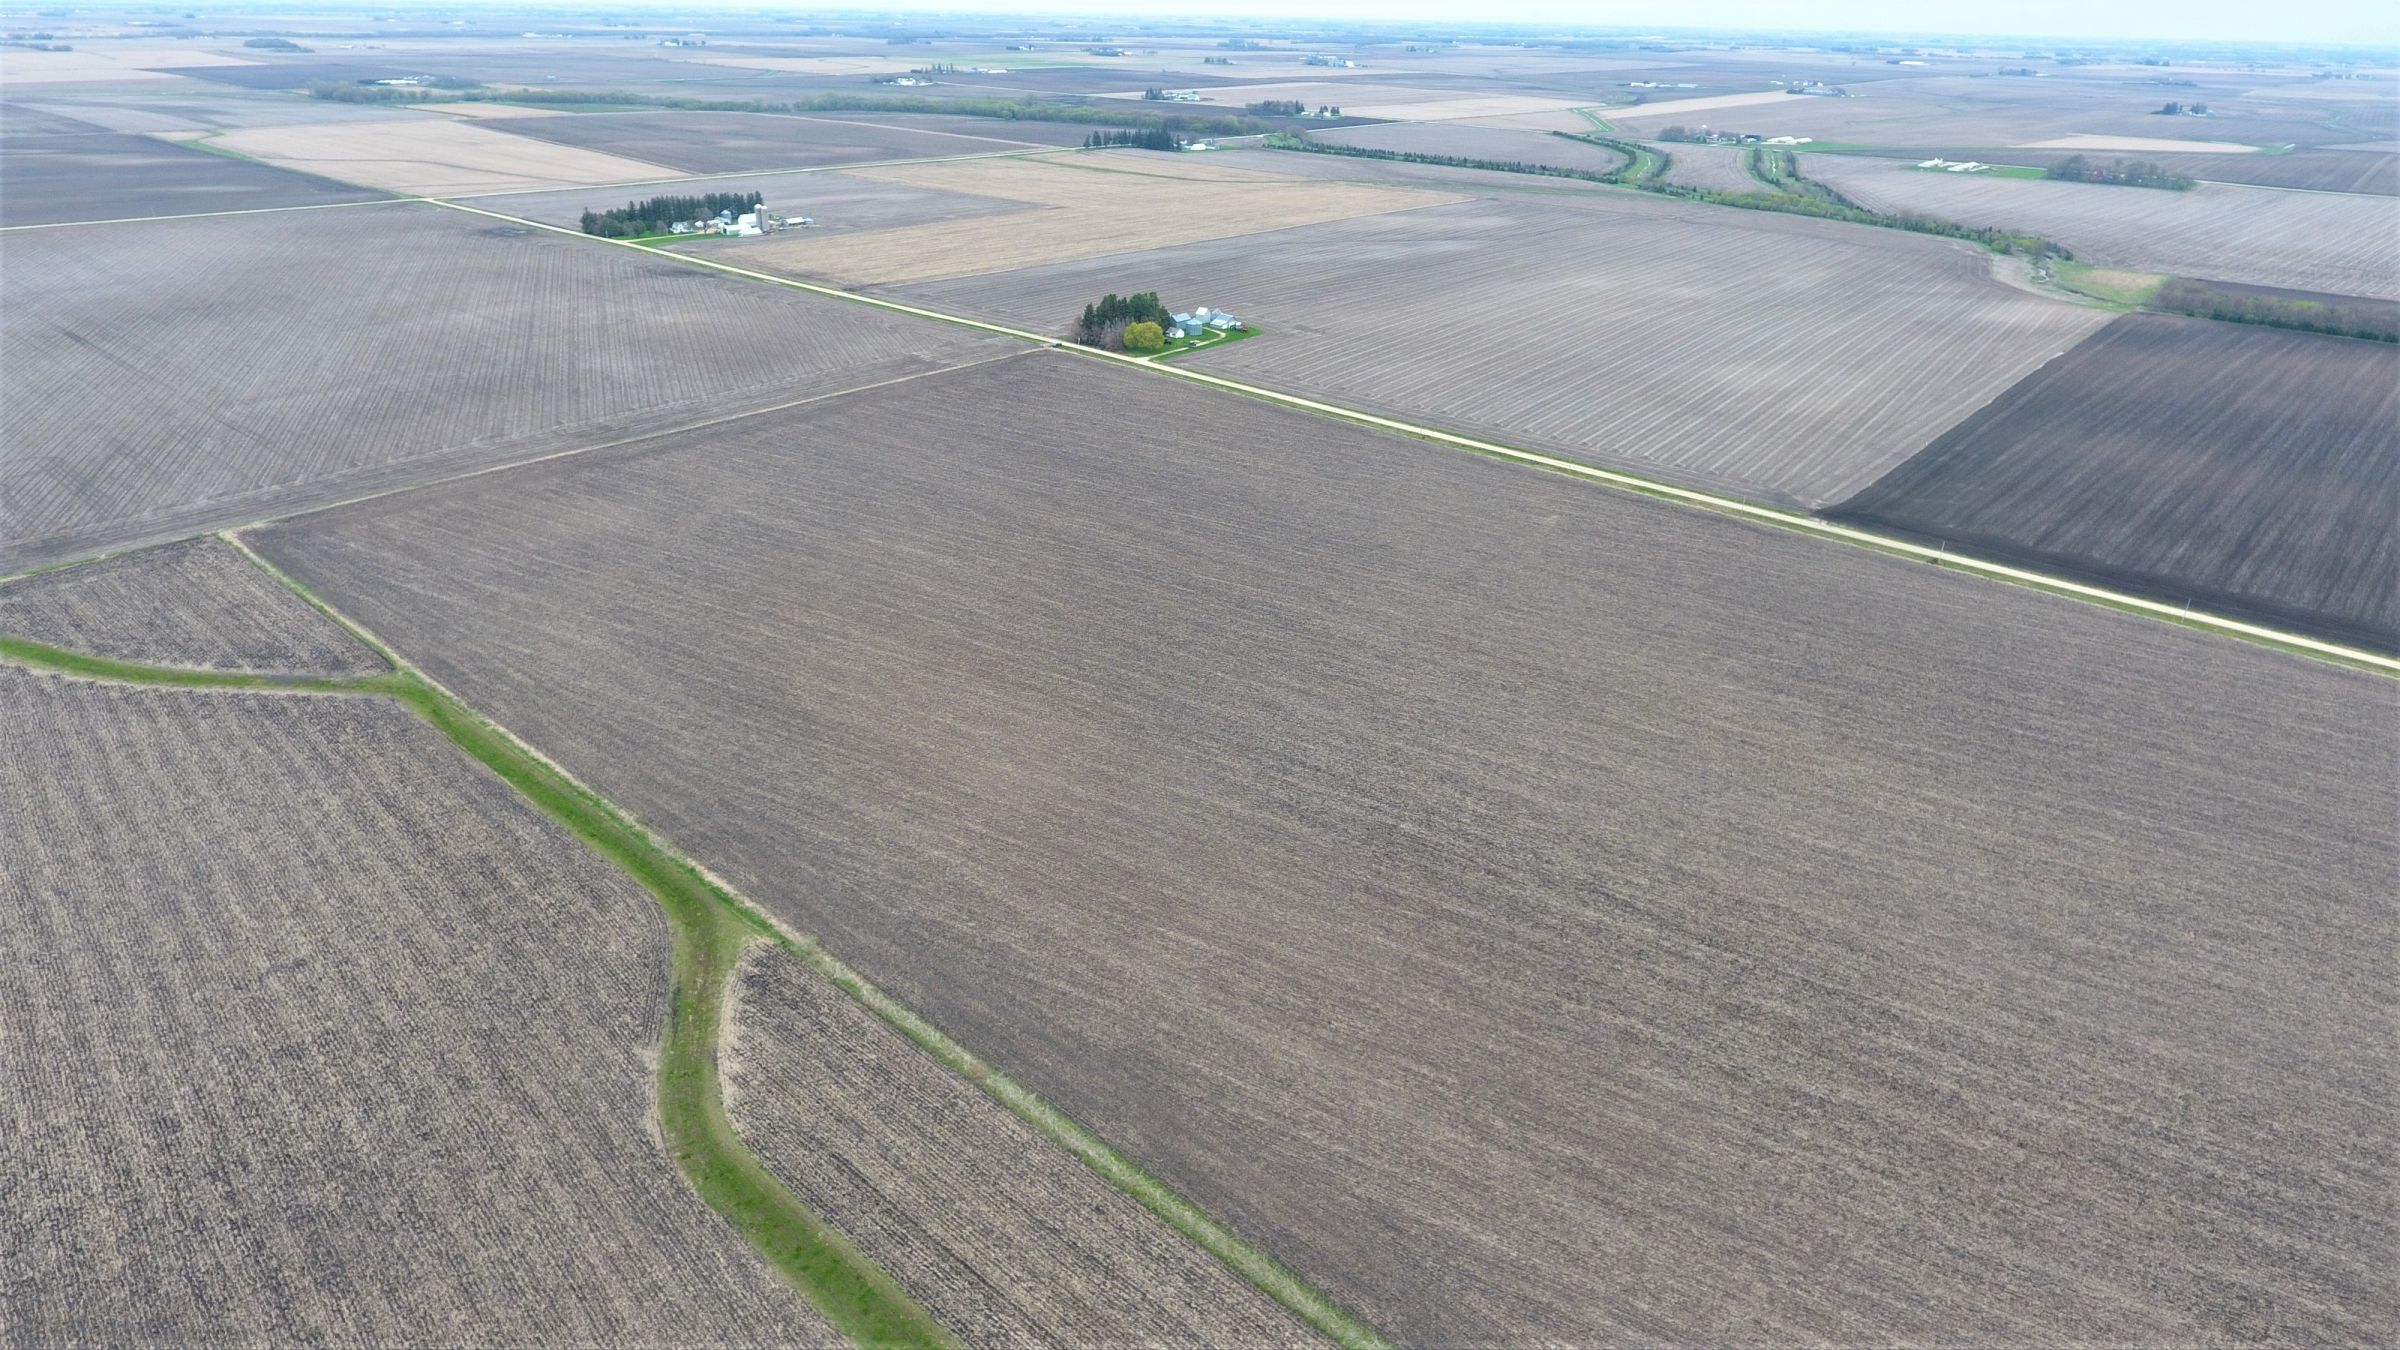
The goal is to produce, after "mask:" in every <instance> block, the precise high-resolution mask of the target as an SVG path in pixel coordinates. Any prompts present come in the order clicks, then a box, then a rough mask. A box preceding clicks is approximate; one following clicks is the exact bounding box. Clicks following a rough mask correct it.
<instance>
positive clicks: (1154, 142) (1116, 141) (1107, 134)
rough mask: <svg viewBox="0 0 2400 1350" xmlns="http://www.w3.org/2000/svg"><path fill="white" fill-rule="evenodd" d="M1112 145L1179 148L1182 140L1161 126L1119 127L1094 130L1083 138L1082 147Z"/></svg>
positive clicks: (1102, 148)
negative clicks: (1129, 128) (1133, 128)
mask: <svg viewBox="0 0 2400 1350" xmlns="http://www.w3.org/2000/svg"><path fill="white" fill-rule="evenodd" d="M1112 145H1130V146H1132V147H1133V148H1134V149H1136V150H1180V149H1182V148H1183V142H1181V141H1179V140H1177V139H1176V138H1175V133H1174V132H1172V131H1169V130H1167V129H1166V128H1165V127H1163V126H1156V127H1142V128H1139V129H1135V130H1128V129H1126V128H1123V127H1119V128H1116V129H1114V130H1111V131H1095V132H1093V133H1092V134H1091V135H1089V136H1086V137H1084V138H1083V148H1084V149H1086V150H1104V149H1107V148H1108V147H1109V146H1112Z"/></svg>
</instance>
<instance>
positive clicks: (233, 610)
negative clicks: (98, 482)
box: [0, 538, 389, 676]
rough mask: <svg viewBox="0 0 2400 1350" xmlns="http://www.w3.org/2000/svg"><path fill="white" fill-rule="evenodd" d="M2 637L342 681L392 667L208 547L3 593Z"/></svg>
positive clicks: (208, 543) (185, 547) (165, 552)
mask: <svg viewBox="0 0 2400 1350" xmlns="http://www.w3.org/2000/svg"><path fill="white" fill-rule="evenodd" d="M0 633H5V634H7V635H9V636H11V637H21V638H30V639H32V640H33V641H35V642H40V643H44V644H47V645H49V646H52V647H65V648H68V649H70V650H73V651H80V652H89V653H91V654H92V655H95V656H106V657H112V658H114V659H116V660H119V661H140V662H144V663H146V664H149V665H158V666H188V667H191V668H194V669H198V670H233V671H249V672H252V673H255V674H274V675H327V676H345V675H372V674H375V673H377V672H379V671H382V670H386V669H388V668H389V667H387V666H386V665H385V664H384V660H383V658H382V657H380V656H378V655H376V654H375V652H374V650H373V649H372V648H370V647H368V646H367V645H366V644H364V643H362V642H360V641H359V640H358V639H357V638H354V637H352V636H351V635H350V634H349V632H348V631H347V630H345V629H344V628H343V627H342V626H341V625H340V624H337V623H335V622H334V621H333V620H331V619H329V618H327V617H325V616H324V615H323V614H322V613H319V612H318V611H317V609H316V608H315V607H314V606H312V605H310V604H309V603H308V602H307V601H305V600H303V599H301V598H300V597H299V596H297V595H294V594H292V592H291V591H290V590H289V589H288V588H286V587H284V586H283V585H282V584H280V583H279V582H277V581H276V580H275V579H274V578H272V577H270V576H268V575H267V574H266V573H265V572H264V571H262V570H261V569H260V568H259V567H258V566H257V564H255V563H253V562H251V561H250V560H249V559H247V558H244V557H243V556H242V555H241V554H239V553H237V552H235V551H234V549H233V546H232V545H230V544H227V543H225V542H223V541H222V540H218V539H213V538H202V539H193V540H188V541H186V542H184V543H180V544H168V545H166V546H164V547H162V548H153V549H144V550H143V551H141V552H139V553H128V554H125V555H123V556H120V557H115V558H107V559H103V560H102V561H100V562H96V563H92V564H90V565H88V566H83V567H67V568H61V569H59V570H58V571H55V572H43V573H39V574H37V575H34V576H30V577H22V578H19V579H17V580H15V581H11V582H7V583H5V584H0Z"/></svg>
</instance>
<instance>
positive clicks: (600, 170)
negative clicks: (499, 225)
mask: <svg viewBox="0 0 2400 1350" xmlns="http://www.w3.org/2000/svg"><path fill="white" fill-rule="evenodd" d="M512 125H513V124H512V123H506V122H470V121H462V120H460V119H458V118H454V117H446V116H443V115H442V114H440V113H425V114H422V115H421V116H419V117H418V118H416V119H415V120H411V121H403V122H385V121H376V122H330V123H322V124H311V125H301V126H283V127H245V128H241V129H239V130H235V131H228V132H225V133H223V134H222V135H220V136H219V137H218V138H217V139H216V140H215V141H214V142H213V143H214V144H216V145H219V146H222V147H224V148H225V149H227V150H231V151H234V152H236V153H238V154H243V155H248V156H249V157H251V158H252V159H259V160H264V161H266V162H267V163H269V164H272V165H275V166H276V167H278V168H285V169H294V170H297V171H299V172H302V173H312V174H318V175H321V176H323V177H326V178H332V179H335V180H338V181H340V182H345V183H356V184H358V185H360V186H362V187H372V188H383V189H386V190H388V191H392V192H405V193H410V194H412V195H415V196H421V197H465V196H472V195H474V194H476V193H479V192H507V191H511V190H514V189H518V188H545V187H550V188H554V187H574V186H583V185H590V184H598V183H647V182H654V181H656V180H658V179H661V178H680V177H683V176H684V171H683V170H680V169H674V168H669V167H666V166H664V165H659V164H653V163H650V162H648V161H646V160H638V159H629V158H627V157H625V156H623V155H611V154H604V153H602V152H600V151H597V150H585V149H582V148H580V147H577V146H570V145H557V144H553V143H551V142H549V141H543V140H536V139H534V138H533V137H530V136H519V135H514V134H511V132H509V131H507V130H504V129H503V128H506V127H509V126H512Z"/></svg>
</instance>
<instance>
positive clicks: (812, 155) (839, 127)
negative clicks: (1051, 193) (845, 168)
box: [496, 111, 1034, 173]
mask: <svg viewBox="0 0 2400 1350" xmlns="http://www.w3.org/2000/svg"><path fill="white" fill-rule="evenodd" d="M496 126H497V129H498V130H501V131H506V132H508V133H510V134H512V135H517V136H526V137H531V138H533V139H535V140H540V141H548V142H552V143H555V144H558V145H564V146H573V147H576V148H578V149H582V150H589V151H597V152H601V153H605V154H609V155H621V156H624V157H627V158H630V159H638V160H644V161H647V162H649V163H653V164H665V165H670V166H672V167H673V168H676V169H680V170H683V171H684V172H686V173H738V172H741V171H744V170H748V169H799V168H810V167H814V166H817V165H825V164H863V163H868V162H870V161H874V160H887V159H926V158H931V157H934V156H937V155H978V154H991V153H994V152H996V151H1007V150H1025V149H1030V148H1032V147H1033V144H1034V143H1033V142H1030V141H1018V140H1010V139H1007V135H1008V124H1007V123H1006V122H1002V121H998V120H994V121H991V122H988V123H986V124H985V127H984V129H983V130H981V131H979V132H977V133H974V134H972V135H970V134H966V133H962V132H957V131H932V130H918V129H914V128H908V129H903V128H897V127H889V126H880V125H877V124H876V123H873V122H867V121H857V120H852V119H850V118H845V117H842V116H840V115H838V114H835V115H830V116H810V117H774V116H767V115H764V114H759V113H725V112H661V111H646V112H630V113H586V114H583V115H582V116H578V117H531V118H520V119H514V120H510V121H506V122H501V123H498V124H496Z"/></svg>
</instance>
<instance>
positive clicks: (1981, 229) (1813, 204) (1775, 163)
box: [1266, 131, 2075, 259]
mask: <svg viewBox="0 0 2400 1350" xmlns="http://www.w3.org/2000/svg"><path fill="white" fill-rule="evenodd" d="M1551 134H1552V135H1554V136H1562V137H1565V138H1566V139H1568V140H1571V141H1582V142H1584V143H1585V144H1587V145H1598V146H1603V147H1605V148H1607V149H1610V150H1614V151H1616V152H1617V153H1618V154H1620V155H1624V156H1625V157H1626V165H1625V167H1624V168H1622V169H1617V170H1615V171H1613V172H1607V171H1602V170H1598V169H1572V168H1564V167H1561V166H1559V165H1556V164H1533V163H1527V162H1525V161H1523V160H1503V159H1468V158H1465V157H1463V156H1458V155H1422V154H1416V153H1413V152H1410V151H1403V150H1372V149H1369V148H1367V147H1365V146H1361V145H1327V144H1325V143H1324V142H1322V141H1312V140H1309V139H1307V138H1306V137H1302V136H1293V135H1288V134H1286V135H1277V136H1269V137H1268V138H1267V139H1266V145H1267V146H1268V148H1270V149H1275V150H1305V151H1308V152H1310V153H1311V154H1319V155H1347V156H1350V157H1352V158H1355V159H1388V160H1398V161H1401V162H1403V163H1408V164H1435V165H1441V166H1444V167H1447V168H1454V169H1486V170H1490V171H1493V172H1496V173H1523V174H1535V175H1538V176H1541V177H1544V178H1576V179H1581V180H1583V181H1585V182H1591V183H1609V184H1612V185H1615V186H1617V187H1629V188H1638V189H1640V190H1641V191H1643V192H1653V193H1656V194H1658V195H1659V196H1662V197H1676V198H1681V199H1683V200H1686V201H1699V202H1709V203H1712V204H1714V205H1717V206H1732V207H1738V208H1740V209H1742V210H1745V211H1780V212H1783V213H1784V214H1786V215H1795V216H1816V217H1819V218H1821V219H1825V220H1847V221H1850V222H1852V223H1854V224H1859V225H1875V226H1880V227H1882V228H1884V229H1889V230H1907V231H1910V232H1911V233H1915V234H1938V235H1942V236H1945V237H1947V238H1951V239H1966V240H1970V241H1972V242H1974V243H1978V244H1981V245H1983V246H1984V247H1986V248H1989V249H1992V250H1993V251H1995V252H1999V253H2023V254H2027V255H2029V256H2032V257H2047V258H2066V259H2072V258H2073V257H2074V256H2075V255H2074V254H2073V253H2070V252H2068V251H2067V249H2066V248H2065V247H2064V246H2062V245H2059V244H2055V243H2052V242H2051V241H2050V240H2047V239H2044V238H2042V237H2041V236H2040V235H2035V234H2024V233H2020V232H2018V231H2016V230H2003V229H1994V228H1990V227H1986V226H1977V225H1960V224H1958V223H1956V222H1955V221H1948V220H1940V219H1936V218H1935V217H1932V216H1926V215H1919V214H1917V213H1916V212H1913V211H1900V212H1884V211H1870V210H1867V209H1866V208H1865V207H1863V206H1860V205H1858V204H1857V203H1855V202H1852V201H1850V200H1849V199H1848V198H1846V197H1843V196H1842V195H1841V194H1840V193H1837V192H1835V191H1834V190H1833V189H1831V188H1829V187H1826V186H1825V185H1824V184H1822V183H1819V182H1817V181H1816V180H1815V179H1812V178H1804V177H1802V176H1801V175H1800V173H1799V170H1798V169H1797V168H1796V167H1794V159H1793V157H1792V156H1791V155H1790V153H1789V152H1779V153H1780V157H1779V158H1772V159H1770V158H1769V157H1767V156H1764V155H1762V156H1760V157H1758V158H1757V159H1754V160H1753V161H1752V173H1753V175H1754V176H1761V175H1764V174H1769V173H1771V174H1775V175H1778V177H1777V178H1776V179H1775V180H1774V181H1775V183H1776V185H1777V189H1778V190H1776V191H1772V192H1768V191H1761V192H1716V191H1711V190H1709V189H1707V188H1696V187H1685V186H1683V185H1681V184H1679V183H1669V182H1666V181H1665V177H1664V176H1665V174H1666V171H1667V165H1668V164H1669V163H1670V162H1671V161H1670V160H1669V159H1668V157H1667V156H1666V155H1664V154H1661V153H1659V152H1658V151H1657V150H1655V149H1652V148H1651V147H1649V146H1646V145H1640V144H1637V143H1635V142H1632V141H1623V140H1618V139H1616V138H1614V137H1610V136H1598V135H1588V134H1584V133H1581V132H1566V131H1557V132H1552V133H1551ZM1757 148H1759V147H1753V149H1757ZM1784 184H1791V185H1792V186H1789V187H1785V186H1783V185H1784ZM1761 186H1762V187H1764V186H1766V183H1765V182H1762V183H1761Z"/></svg>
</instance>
